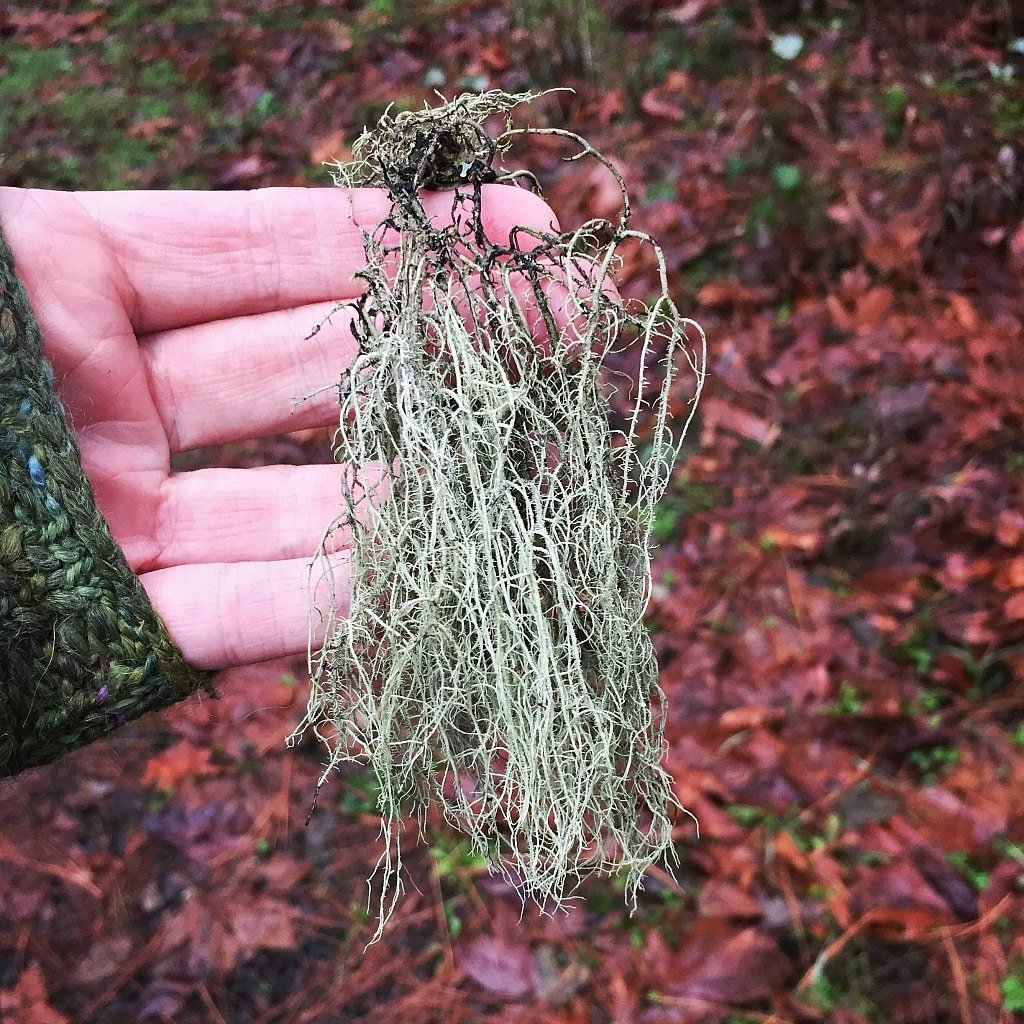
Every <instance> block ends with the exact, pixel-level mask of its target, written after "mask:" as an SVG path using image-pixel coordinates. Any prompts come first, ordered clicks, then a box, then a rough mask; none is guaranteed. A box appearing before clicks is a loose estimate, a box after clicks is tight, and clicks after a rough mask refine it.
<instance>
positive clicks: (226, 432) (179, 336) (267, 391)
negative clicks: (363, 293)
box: [140, 302, 357, 452]
mask: <svg viewBox="0 0 1024 1024" xmlns="http://www.w3.org/2000/svg"><path fill="white" fill-rule="evenodd" d="M335 305H336V304H334V303H329V302H322V303H318V304H316V305H308V306H301V307H298V308H296V309H288V310H280V311H277V312H273V313H263V314H258V315H255V316H246V317H238V318H236V319H234V320H226V321H219V322H215V323H207V324H201V325H198V326H196V327H185V328H179V329H175V330H170V331H165V332H162V333H160V334H156V335H153V336H151V337H149V338H147V339H145V340H144V341H143V343H142V344H141V346H140V351H141V353H142V358H143V363H144V365H145V367H146V374H147V377H148V379H149V390H150V394H151V395H152V397H153V402H154V404H155V406H156V409H157V414H158V415H159V417H160V419H161V421H162V423H163V425H164V429H165V430H166V432H167V438H168V441H169V443H170V447H171V451H174V452H180V451H187V450H188V449H190V448H201V447H203V446H205V445H211V444H221V443H223V442H225V441H233V440H240V439H243V438H250V437H267V436H269V435H271V434H278V433H285V432H287V431H292V430H305V429H308V428H310V427H324V426H329V425H332V424H336V423H337V422H338V394H337V384H338V378H339V376H340V375H341V372H342V370H343V369H344V368H345V367H346V366H348V365H349V364H350V363H351V362H352V360H353V359H354V358H355V354H356V348H357V346H356V342H355V339H354V338H353V337H352V333H351V331H350V329H349V325H350V323H351V321H352V312H351V310H349V309H347V308H344V307H342V308H341V309H338V310H336V311H335V312H333V313H332V310H335ZM328 314H331V318H330V321H329V322H325V321H324V318H325V317H326V316H327V315H328ZM307 396H308V397H307Z"/></svg>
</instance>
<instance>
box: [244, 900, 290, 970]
mask: <svg viewBox="0 0 1024 1024" xmlns="http://www.w3.org/2000/svg"><path fill="white" fill-rule="evenodd" d="M294 921H295V910H294V908H293V907H292V906H291V905H290V904H288V903H285V902H284V901H283V900H275V899H272V898H271V897H268V896H265V897H263V898H261V899H259V900H257V901H255V903H254V904H252V905H248V906H243V907H241V908H240V909H239V912H238V913H236V914H234V915H233V917H232V918H231V930H232V931H233V932H234V933H235V939H236V940H237V942H238V945H239V949H240V952H241V953H243V954H246V955H250V956H251V955H252V954H253V953H255V952H256V950H257V949H261V948H266V949H291V948H292V946H294V945H295V942H296V939H295V924H294Z"/></svg>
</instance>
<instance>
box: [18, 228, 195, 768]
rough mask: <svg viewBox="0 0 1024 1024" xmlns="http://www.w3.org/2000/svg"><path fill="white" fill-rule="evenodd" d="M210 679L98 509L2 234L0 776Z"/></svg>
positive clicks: (174, 699)
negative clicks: (180, 644)
mask: <svg viewBox="0 0 1024 1024" xmlns="http://www.w3.org/2000/svg"><path fill="white" fill-rule="evenodd" d="M210 678H212V673H205V672H200V671H198V670H197V669H194V668H192V667H191V666H190V665H188V664H187V663H186V661H185V659H184V658H183V657H182V655H181V652H180V651H179V650H178V649H177V647H176V646H175V645H174V642H173V641H172V640H171V638H170V636H169V635H168V633H167V630H166V628H165V627H164V625H163V623H162V622H161V621H160V619H159V617H158V616H157V614H156V612H155V611H154V610H153V606H152V605H151V604H150V602H149V599H148V597H147V596H146V592H145V590H144V589H143V587H142V584H141V583H140V582H139V580H138V578H137V577H136V576H135V574H134V573H133V572H132V571H131V569H130V568H129V566H128V563H127V561H126V560H125V557H124V554H123V553H122V551H121V549H120V548H119V547H118V546H117V544H116V543H115V542H114V539H113V537H111V535H110V529H109V528H108V526H107V524H106V522H105V521H104V519H103V517H102V516H101V515H100V513H99V511H98V509H97V508H96V501H95V498H94V497H93V493H92V488H91V487H90V485H89V482H88V481H87V480H86V478H85V474H84V473H83V471H82V463H81V456H80V454H79V451H78V445H77V443H76V442H75V437H74V434H73V433H72V432H71V430H70V428H69V427H68V425H67V423H66V422H65V419H64V408H63V406H62V405H61V404H60V401H59V400H58V398H57V396H56V393H55V391H54V378H53V370H52V369H51V367H50V364H49V363H48V362H47V361H46V360H45V359H44V358H43V350H42V337H41V334H40V330H39V324H38V323H37V321H36V319H35V317H34V316H33V314H32V310H31V308H30V306H29V302H28V297H27V295H26V294H25V290H24V288H23V287H22V284H21V282H20V281H19V280H18V278H17V276H16V274H15V269H14V257H13V256H12V254H11V251H10V249H9V248H8V247H7V244H6V242H5V241H4V238H3V233H2V231H0V776H3V775H13V774H14V773H15V772H18V771H21V770H22V769H24V768H30V767H32V766H34V765H40V764H47V763H49V762H50V761H55V760H57V758H59V757H61V756H63V755H64V754H66V753H68V752H69V751H71V750H74V749H75V748H76V747H80V746H83V745H84V744H86V743H89V742H91V741H92V740H95V739H98V738H99V737H100V736H103V735H105V734H106V733H109V732H111V731H113V730H114V729H116V728H118V727H119V726H121V725H122V724H124V723H125V722H127V721H129V720H130V719H133V718H137V717H138V716H139V715H142V714H144V713H145V712H147V711H152V710H155V709H157V708H164V707H168V706H169V705H171V704H174V703H176V702H177V701H180V700H182V699H183V698H184V697H187V696H188V695H189V694H190V693H192V692H194V691H195V690H196V689H197V688H198V687H199V686H203V685H205V686H207V687H209V679H210Z"/></svg>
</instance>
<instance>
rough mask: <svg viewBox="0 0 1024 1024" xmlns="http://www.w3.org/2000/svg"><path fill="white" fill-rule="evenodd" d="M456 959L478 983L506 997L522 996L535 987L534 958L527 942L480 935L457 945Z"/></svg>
mask: <svg viewBox="0 0 1024 1024" xmlns="http://www.w3.org/2000/svg"><path fill="white" fill-rule="evenodd" d="M455 959H456V960H457V962H458V964H459V966H460V967H461V968H462V969H463V970H464V971H465V972H466V974H468V975H469V976H470V977H471V978H472V979H473V980H474V981H475V982H476V983H477V984H478V985H480V986H481V987H482V988H485V989H487V991H488V992H490V993H492V994H493V995H496V996H500V997H501V998H502V999H522V998H523V996H525V995H528V994H529V993H530V992H531V991H532V989H533V961H532V959H531V957H530V949H529V947H528V946H527V945H526V944H525V943H522V944H518V943H517V944H513V943H511V942H507V941H505V940H503V939H496V938H494V937H493V936H491V935H476V936H474V937H473V938H471V939H467V940H466V941H465V942H460V943H458V944H457V945H456V946H455Z"/></svg>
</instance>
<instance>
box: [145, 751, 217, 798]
mask: <svg viewBox="0 0 1024 1024" xmlns="http://www.w3.org/2000/svg"><path fill="white" fill-rule="evenodd" d="M209 771H210V751H209V750H207V749H206V748H205V747H196V746H193V745H192V744H191V743H189V742H188V740H180V741H179V742H178V743H175V744H173V745H172V746H170V747H168V748H167V749H166V750H165V751H164V752H163V753H162V754H157V755H156V757H151V758H150V759H149V763H148V764H147V765H146V771H145V773H144V774H143V776H142V781H143V783H148V784H150V785H153V786H156V787H157V789H177V787H178V786H180V785H181V783H182V782H184V781H186V780H190V779H195V778H198V777H199V776H200V775H204V774H206V773H208V772H209Z"/></svg>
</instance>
